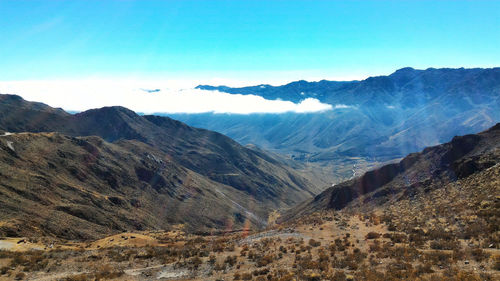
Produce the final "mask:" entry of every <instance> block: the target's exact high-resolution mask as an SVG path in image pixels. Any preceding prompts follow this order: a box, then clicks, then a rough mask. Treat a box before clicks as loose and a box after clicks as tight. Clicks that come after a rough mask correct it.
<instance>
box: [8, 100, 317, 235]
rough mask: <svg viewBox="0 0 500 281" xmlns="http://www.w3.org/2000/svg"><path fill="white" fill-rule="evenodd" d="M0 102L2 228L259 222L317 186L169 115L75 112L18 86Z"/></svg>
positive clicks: (96, 230)
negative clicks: (35, 98) (34, 98)
mask: <svg viewBox="0 0 500 281" xmlns="http://www.w3.org/2000/svg"><path fill="white" fill-rule="evenodd" d="M0 112H2V115H1V116H0V128H1V129H2V131H3V132H4V133H3V134H4V135H3V136H1V137H0V179H1V180H0V194H1V196H0V200H1V201H2V204H0V235H5V236H27V235H30V236H31V235H42V236H44V235H54V236H57V237H64V238H71V239H89V238H96V237H100V236H102V235H104V234H112V233H117V232H121V231H124V230H145V229H168V227H169V226H172V225H176V224H185V225H186V230H190V231H210V230H212V229H226V228H235V229H240V228H243V227H257V228H259V227H263V226H264V225H265V224H266V221H267V216H268V214H269V213H270V212H271V211H274V210H277V209H283V208H287V207H290V206H292V205H293V204H296V203H298V202H300V201H302V200H304V199H306V198H308V197H311V196H312V195H314V194H315V193H317V192H319V187H318V186H315V185H314V184H313V183H315V182H317V181H309V180H308V179H306V178H305V177H304V174H303V173H300V172H298V171H297V170H295V169H294V168H292V167H291V166H289V165H287V164H286V163H285V162H283V161H278V160H277V159H276V158H275V157H273V156H270V155H267V154H266V153H265V152H264V151H257V150H252V149H249V148H246V147H243V146H241V145H239V144H238V143H236V142H235V141H233V140H231V139H230V138H228V137H225V136H223V135H221V134H219V133H215V132H211V131H207V130H203V129H196V128H192V127H189V126H187V125H185V124H183V123H181V122H178V121H175V120H172V119H169V118H166V117H158V116H139V115H137V114H135V113H134V112H132V111H130V110H128V109H126V108H122V107H108V108H101V109H95V110H89V111H86V112H82V113H79V114H76V115H71V114H68V113H65V112H64V111H62V110H59V109H53V108H50V107H48V106H46V105H43V104H40V103H32V102H27V101H24V100H22V99H21V98H20V97H18V96H12V95H0ZM5 132H9V133H7V134H5Z"/></svg>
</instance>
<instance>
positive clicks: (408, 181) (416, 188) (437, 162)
mask: <svg viewBox="0 0 500 281" xmlns="http://www.w3.org/2000/svg"><path fill="white" fill-rule="evenodd" d="M498 163H500V123H498V124H497V125H495V126H493V127H492V128H490V129H489V130H487V131H484V132H481V133H479V134H475V135H465V136H460V137H454V138H453V139H452V140H451V141H450V142H448V143H445V144H442V145H438V146H434V147H429V148H426V149H424V150H423V151H422V152H419V153H413V154H410V155H408V156H407V157H405V158H404V159H403V160H401V161H400V162H399V163H394V164H389V165H385V166H383V167H381V168H378V169H375V170H372V171H369V172H367V173H365V174H364V175H362V176H360V177H357V178H354V179H352V180H349V181H346V182H343V183H340V184H338V185H335V186H333V187H330V188H328V189H327V190H325V191H324V192H322V193H321V194H319V195H317V196H315V197H314V198H313V199H310V200H307V201H306V202H303V203H301V204H300V205H298V206H296V207H294V208H293V209H291V210H290V211H288V212H287V213H285V215H284V216H283V218H282V219H283V220H289V219H292V218H297V217H300V216H303V215H307V214H311V213H314V212H317V211H321V210H328V209H335V210H341V209H344V208H346V207H349V208H355V209H361V210H367V209H370V208H371V209H373V208H374V206H381V205H386V206H388V205H391V204H394V202H397V201H401V200H411V198H413V197H415V196H417V194H422V193H427V192H430V191H432V190H436V189H440V188H443V187H444V186H446V185H448V184H451V183H453V182H456V181H457V180H460V179H464V178H467V177H469V176H471V175H474V174H476V173H478V172H481V171H483V170H486V169H488V168H490V167H493V166H498ZM497 168H498V167H497ZM491 180H498V179H491ZM497 188H498V186H497ZM497 192H498V190H497Z"/></svg>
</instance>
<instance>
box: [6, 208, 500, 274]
mask: <svg viewBox="0 0 500 281" xmlns="http://www.w3.org/2000/svg"><path fill="white" fill-rule="evenodd" d="M382 218H383V215H382V214H377V213H372V214H370V215H360V214H345V213H343V212H335V213H334V212H325V213H321V214H320V213H317V214H315V215H313V216H310V217H308V218H307V219H303V220H301V221H300V222H297V224H295V225H293V228H292V226H286V227H283V226H281V227H275V228H272V229H269V230H267V231H264V232H261V233H242V232H240V233H233V234H227V235H214V236H196V235H189V234H186V233H184V232H182V231H181V230H177V231H170V232H161V231H160V232H143V233H123V234H118V235H114V236H110V237H106V238H104V239H101V240H98V241H93V242H87V243H83V242H66V243H64V242H63V241H52V240H50V239H34V240H28V239H20V238H17V239H15V238H11V239H5V240H1V241H0V247H1V248H2V249H3V250H1V251H0V280H13V279H17V280H401V279H408V280H443V279H448V280H498V278H500V271H499V270H500V250H499V249H498V248H489V247H486V248H484V247H481V246H480V242H479V241H476V240H474V239H471V240H466V239H459V240H457V241H458V244H455V245H453V246H450V247H447V246H445V247H442V248H440V247H436V246H434V245H433V242H432V241H427V242H425V243H423V244H420V245H418V246H417V245H416V244H415V243H414V240H415V239H414V238H412V237H413V236H412V234H408V233H405V232H397V231H389V230H388V225H387V224H386V223H385V222H383V220H382ZM436 241H441V240H440V239H438V240H436ZM492 247H493V246H492Z"/></svg>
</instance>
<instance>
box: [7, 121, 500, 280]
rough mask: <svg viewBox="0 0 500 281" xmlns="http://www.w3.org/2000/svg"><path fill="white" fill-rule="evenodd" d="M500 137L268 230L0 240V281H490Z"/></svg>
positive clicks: (389, 171)
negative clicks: (85, 238) (83, 238)
mask: <svg viewBox="0 0 500 281" xmlns="http://www.w3.org/2000/svg"><path fill="white" fill-rule="evenodd" d="M23 135H24V134H23ZM32 135H33V134H25V137H29V136H32ZM499 137H500V125H498V124H497V125H496V126H494V127H492V128H490V129H489V130H487V131H484V132H482V133H479V134H476V135H466V136H462V137H455V138H453V140H452V141H451V142H449V143H446V144H443V145H439V146H435V147H430V148H427V149H425V150H423V151H422V152H420V153H416V154H412V155H409V156H408V157H406V158H405V159H403V160H402V161H401V162H400V163H397V164H391V165H388V166H384V167H381V168H380V169H376V170H374V171H372V172H369V173H365V174H364V175H362V176H360V177H358V178H355V179H353V180H350V181H347V182H345V183H342V184H339V185H338V186H335V187H332V188H330V189H328V190H327V191H325V192H324V193H322V194H320V195H318V196H317V197H316V198H314V199H312V200H308V201H306V202H304V203H303V204H300V205H299V206H298V207H296V208H292V209H291V211H289V212H286V213H284V214H282V215H281V216H280V215H279V214H276V213H275V214H273V215H271V216H270V221H269V224H268V226H267V229H266V230H264V231H254V230H252V229H246V230H239V231H234V230H232V229H227V230H226V231H224V232H220V233H204V234H194V233H192V232H187V231H186V230H185V228H184V227H185V226H182V225H177V226H175V227H171V228H170V229H169V230H158V231H140V232H138V231H135V232H123V233H120V234H116V235H112V236H107V237H104V238H102V239H96V240H87V241H84V242H82V241H72V240H64V239H60V238H54V237H25V238H5V239H3V240H0V248H2V249H4V250H0V280H11V279H17V280H23V279H27V280H153V279H155V280H259V281H261V280H271V281H273V280H277V281H284V280H315V281H316V280H429V281H431V280H450V281H451V280H478V281H479V280H498V279H499V278H500V250H499V249H500V235H499V234H500V229H499V225H500V161H499V155H500V154H499V152H500V149H499V147H498V145H499V142H498V139H499ZM46 138H55V139H56V140H57V139H58V138H62V139H67V141H68V142H71V141H77V142H79V141H78V140H80V139H81V138H71V137H66V136H60V135H57V134H49V135H46ZM85 140H86V141H88V142H92V141H93V142H95V141H96V140H97V139H96V138H95V137H92V138H89V139H87V138H85ZM106 145H108V146H113V145H115V144H106ZM44 146H45V145H44ZM110 149H111V148H110ZM12 153H14V152H12ZM315 205H317V206H315Z"/></svg>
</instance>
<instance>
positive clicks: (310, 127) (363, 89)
mask: <svg viewBox="0 0 500 281" xmlns="http://www.w3.org/2000/svg"><path fill="white" fill-rule="evenodd" d="M197 88H198V89H204V90H218V91H221V92H226V93H231V94H244V95H250V94H252V95H258V96H262V97H264V98H266V99H278V98H279V99H282V100H289V101H293V102H299V101H301V100H303V99H305V98H315V99H318V100H319V101H321V102H323V103H328V104H331V105H333V106H334V109H333V110H330V111H327V112H321V113H308V114H296V113H287V114H250V115H235V114H233V115H230V114H175V115H169V116H171V117H173V118H175V119H178V120H181V121H183V122H186V123H187V124H189V125H191V126H195V127H200V128H206V129H210V130H215V131H218V132H221V133H223V134H226V135H228V136H230V137H231V138H233V139H235V140H237V141H239V142H241V143H243V144H247V143H253V144H256V145H258V146H261V147H264V148H266V149H271V150H277V151H279V152H282V153H286V154H289V155H292V156H293V157H294V158H295V159H299V160H306V161H319V162H326V163H328V162H331V161H332V160H338V159H343V158H345V157H366V158H376V159H381V160H389V159H395V158H399V157H404V156H405V155H407V154H408V153H411V152H416V151H419V150H421V149H423V148H424V147H427V146H431V145H436V144H439V143H443V142H447V141H449V140H450V139H451V138H453V136H456V135H463V134H468V133H475V132H479V131H481V130H484V129H486V128H488V127H491V126H493V125H494V124H495V123H496V122H498V121H500V68H491V69H479V68H477V69H463V68H461V69H434V68H429V69H426V70H415V69H413V68H403V69H400V70H398V71H396V72H394V73H393V74H391V75H388V76H378V77H370V78H368V79H365V80H363V81H349V82H335V81H325V80H322V81H319V82H306V81H297V82H293V83H290V84H287V85H283V86H277V87H274V86H270V85H258V86H253V87H244V88H230V87H225V86H219V87H213V86H206V85H200V86H198V87H197Z"/></svg>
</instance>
